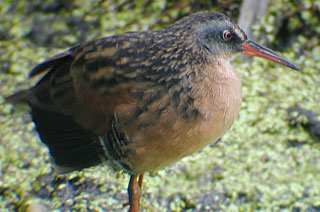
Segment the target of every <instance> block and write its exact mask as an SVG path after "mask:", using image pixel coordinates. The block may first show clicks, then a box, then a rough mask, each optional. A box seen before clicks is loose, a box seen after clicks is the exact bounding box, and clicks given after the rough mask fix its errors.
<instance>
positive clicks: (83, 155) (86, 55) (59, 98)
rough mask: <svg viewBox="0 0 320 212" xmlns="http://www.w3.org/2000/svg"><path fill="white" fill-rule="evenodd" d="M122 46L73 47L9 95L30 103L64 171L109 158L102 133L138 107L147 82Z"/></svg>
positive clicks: (100, 42) (35, 71)
mask: <svg viewBox="0 0 320 212" xmlns="http://www.w3.org/2000/svg"><path fill="white" fill-rule="evenodd" d="M119 45H121V46H119ZM123 45H126V43H125V41H121V42H120V41H119V42H114V41H112V40H108V39H103V40H97V41H92V42H89V43H86V44H83V45H79V46H76V47H74V48H71V49H70V50H69V51H66V52H64V53H62V54H59V55H57V56H55V57H52V58H50V59H48V60H46V61H44V62H43V63H41V64H40V65H38V66H36V67H35V68H34V69H33V70H32V71H31V74H30V76H35V75H38V74H41V73H44V76H43V77H42V79H41V80H40V81H39V82H38V83H37V84H36V85H35V86H34V87H32V88H30V89H28V90H24V91H20V92H17V93H16V94H14V95H12V96H11V97H8V98H7V101H8V102H12V103H15V102H27V103H29V104H30V106H31V108H32V117H33V120H34V122H35V124H36V129H37V131H38V132H39V135H40V137H41V140H42V141H43V142H44V143H45V144H47V145H48V146H49V148H50V153H51V155H52V156H53V158H54V162H55V163H56V164H58V165H59V166H60V167H63V170H62V172H65V171H71V170H74V169H82V168H85V167H89V166H92V165H96V164H98V163H100V162H101V161H102V159H101V158H103V159H106V157H105V152H104V150H103V148H102V147H101V144H100V143H99V142H97V140H99V138H98V137H99V136H102V135H104V133H106V132H107V131H108V130H109V128H110V127H111V125H112V123H111V121H112V120H111V119H112V118H113V115H114V114H115V113H117V114H119V115H120V116H121V115H122V116H130V115H132V112H131V111H133V110H135V106H136V99H137V98H138V95H139V92H142V91H143V87H144V86H145V84H144V83H143V82H139V80H137V73H138V72H139V70H137V69H136V68H134V67H131V68H130V67H129V66H130V63H129V60H132V58H131V57H130V55H129V56H128V55H125V52H121V51H119V49H121V48H123ZM146 83H148V82H146Z"/></svg>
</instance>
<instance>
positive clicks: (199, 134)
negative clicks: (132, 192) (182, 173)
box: [128, 82, 241, 174]
mask: <svg viewBox="0 0 320 212" xmlns="http://www.w3.org/2000/svg"><path fill="white" fill-rule="evenodd" d="M237 83H238V85H237V86H236V87H233V86H234V85H232V87H229V86H228V85H226V86H225V87H223V86H222V88H221V90H220V92H216V93H215V94H214V95H211V94H210V96H209V97H208V96H207V97H204V98H203V99H200V98H199V105H201V106H203V108H202V109H201V108H199V110H200V111H201V110H203V112H204V113H203V114H202V115H201V116H199V117H197V118H196V119H194V120H188V119H186V118H185V117H183V116H181V114H177V112H176V111H174V110H173V111H172V112H170V111H169V112H168V113H166V114H164V115H163V117H160V118H159V119H158V122H157V123H154V124H153V125H150V126H148V127H145V128H143V129H142V130H141V131H140V132H139V133H138V134H136V135H135V136H134V137H133V138H134V139H133V142H132V144H131V146H130V151H129V152H130V154H129V158H128V159H129V161H130V162H129V164H130V167H131V170H132V171H133V173H136V174H139V173H143V172H145V171H154V170H158V169H161V168H163V167H165V166H168V165H170V164H172V163H174V162H176V161H178V160H179V159H181V158H182V157H184V156H187V155H189V154H192V153H194V152H196V151H199V150H201V149H202V148H204V147H205V146H206V145H208V144H211V143H213V142H215V141H216V140H217V139H219V138H220V137H221V136H222V135H223V134H224V133H225V132H226V131H227V130H228V129H229V128H230V127H231V125H232V123H233V122H234V121H235V119H236V118H237V116H238V114H239V111H240V108H241V83H240V84H239V82H237ZM234 88H236V89H237V90H236V91H233V92H230V89H234ZM205 112H206V113H205Z"/></svg>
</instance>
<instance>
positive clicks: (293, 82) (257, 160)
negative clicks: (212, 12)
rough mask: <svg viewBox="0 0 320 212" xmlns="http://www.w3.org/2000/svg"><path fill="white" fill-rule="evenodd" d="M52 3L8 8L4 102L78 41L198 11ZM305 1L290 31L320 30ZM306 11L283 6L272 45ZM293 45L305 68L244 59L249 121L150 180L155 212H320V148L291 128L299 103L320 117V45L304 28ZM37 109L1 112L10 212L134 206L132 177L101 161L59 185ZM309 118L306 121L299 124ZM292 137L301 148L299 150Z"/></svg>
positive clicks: (1, 166)
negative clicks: (283, 26)
mask: <svg viewBox="0 0 320 212" xmlns="http://www.w3.org/2000/svg"><path fill="white" fill-rule="evenodd" d="M41 2H42V1H34V2H33V3H31V2H27V1H18V3H17V4H16V5H13V4H11V3H10V2H9V1H2V2H1V3H0V13H1V14H0V15H1V17H2V21H1V22H0V29H1V30H0V35H1V36H3V37H4V39H3V40H1V41H0V49H1V50H0V72H1V74H0V90H1V92H0V101H3V100H4V97H5V96H8V95H10V94H12V93H13V92H14V91H16V90H17V89H22V88H26V87H28V86H30V85H32V84H33V83H34V82H35V81H36V80H26V79H27V76H28V71H29V70H30V69H31V68H32V67H33V66H34V65H35V64H37V63H39V62H40V61H42V60H44V59H45V58H47V57H49V56H50V55H54V54H56V53H58V52H61V51H63V50H65V48H67V47H69V46H71V45H74V44H76V43H78V42H82V41H85V40H91V39H94V38H97V37H102V36H108V35H112V34H119V33H121V32H123V31H129V30H146V29H148V27H149V26H150V25H154V24H155V26H154V27H155V28H159V27H160V25H161V24H167V22H169V23H170V21H171V20H173V19H175V18H177V17H179V16H180V14H181V13H189V12H190V11H191V10H192V8H190V6H186V7H185V8H177V9H171V10H169V11H168V13H166V15H165V16H163V17H161V18H160V15H161V14H163V11H165V10H166V9H167V8H170V6H172V5H170V4H169V3H168V2H167V1H152V3H151V4H150V5H147V6H146V5H145V1H134V3H130V1H129V3H128V4H127V5H122V7H123V8H122V9H121V8H119V5H121V4H122V3H123V1H115V2H116V3H115V4H112V3H110V2H109V1H84V0H83V1H72V3H70V4H71V5H73V6H71V7H69V6H66V7H63V9H60V10H58V11H55V12H50V11H49V12H44V6H43V5H45V4H46V5H47V6H48V5H52V4H55V1H45V3H41ZM302 6H303V7H304V8H306V9H305V10H304V11H303V12H302V15H301V17H300V16H297V15H293V18H292V19H290V21H289V27H288V29H291V30H294V28H296V27H299V26H300V25H299V21H301V20H302V21H304V23H305V24H308V25H307V26H309V28H310V30H315V32H317V30H318V32H319V29H320V28H319V26H318V23H319V19H317V14H318V13H316V12H315V11H313V10H312V9H310V8H311V1H308V0H304V1H302ZM37 8H38V9H37ZM39 8H40V9H39ZM308 8H309V9H308ZM207 9H209V8H207ZM296 11H297V6H296V5H293V4H292V3H290V2H288V1H286V2H285V1H275V2H274V3H273V4H271V5H270V7H269V10H268V13H267V15H266V17H265V18H264V19H263V20H262V22H261V24H260V25H258V26H256V27H255V29H256V31H255V33H254V34H255V35H259V34H260V33H261V32H264V33H266V38H264V40H267V41H268V42H270V43H272V42H276V41H277V36H276V34H277V32H278V27H277V24H278V22H279V19H278V17H279V16H280V15H281V14H280V13H287V14H290V13H292V14H296ZM55 14H56V15H55ZM71 18H72V19H71ZM160 19H161V21H159V20H160ZM37 26H38V27H37ZM38 30H39V31H38ZM292 36H293V35H292ZM288 39H289V38H288ZM293 39H294V42H293V44H292V45H291V49H287V50H286V52H285V53H283V54H284V55H285V56H286V57H287V58H290V59H291V60H294V61H295V63H296V64H297V65H298V66H299V67H301V72H294V71H292V70H289V69H288V68H285V67H282V66H280V65H277V64H273V63H271V62H268V61H266V60H262V59H259V58H253V59H251V60H250V61H249V62H243V61H242V60H240V59H235V60H234V61H233V62H232V63H233V65H234V67H236V70H237V72H238V74H239V76H240V77H241V79H242V82H243V108H242V111H241V113H240V116H239V119H238V120H237V121H236V123H235V124H234V125H233V127H232V129H231V130H230V131H229V132H228V133H227V134H226V135H225V136H224V137H223V139H222V141H221V142H219V143H218V144H217V145H216V146H215V147H206V148H205V149H204V150H203V151H202V152H200V153H197V154H194V155H192V156H190V157H187V158H184V159H183V160H181V161H180V162H178V163H177V164H175V165H173V166H170V167H168V168H166V169H165V170H161V171H159V172H157V173H153V174H151V175H149V174H147V176H146V177H145V184H144V191H143V198H142V206H143V207H144V208H145V211H168V210H170V211H213V210H217V211H219V210H222V211H294V210H301V211H308V210H309V211H311V209H312V208H319V207H320V181H319V177H320V176H319V175H320V166H319V164H320V163H319V159H320V158H319V157H320V154H319V151H320V148H319V144H318V143H315V142H314V140H313V139H312V138H311V137H310V135H309V133H308V132H306V131H305V130H304V128H303V127H301V126H300V125H298V126H297V127H292V126H290V124H289V120H288V113H287V109H288V108H290V107H292V106H295V105H297V104H299V105H300V106H301V107H302V108H305V109H308V110H311V111H313V112H314V113H317V114H320V110H319V100H320V86H319V85H320V77H319V70H320V63H319V62H317V59H318V57H319V56H318V55H319V53H318V52H319V46H320V39H319V37H318V36H316V34H312V33H309V34H305V33H303V32H302V33H301V34H298V35H297V36H296V39H295V36H293ZM25 110H26V107H15V108H13V107H12V106H11V105H7V104H1V105H0V123H1V124H0V132H1V133H0V144H1V146H0V192H1V195H0V210H1V211H14V210H18V211H19V210H20V211H22V210H23V209H24V208H25V207H26V205H28V204H29V203H30V202H37V201H42V202H43V203H44V204H46V205H48V207H49V208H50V209H52V210H53V211H60V210H68V209H70V210H74V211H84V210H86V209H90V210H94V211H123V209H122V203H123V202H125V201H127V193H126V192H127V191H126V189H127V182H128V176H127V175H125V174H123V173H116V174H114V173H112V171H111V170H110V169H108V168H107V167H103V166H98V167H94V168H90V169H87V170H85V171H83V172H74V173H72V174H70V175H68V176H65V178H62V179H59V178H58V179H56V178H54V177H53V176H52V172H51V168H50V165H49V162H48V153H47V151H48V150H47V149H46V147H45V146H44V145H42V144H41V142H40V141H39V139H38V136H37V134H36V133H35V131H34V126H33V124H32V122H31V120H30V117H29V116H28V115H26V113H25ZM305 121H306V120H305V117H300V116H299V117H298V122H299V123H305ZM291 141H295V142H298V143H299V144H300V145H297V146H290V145H289V143H290V142H291ZM2 194H3V195H2Z"/></svg>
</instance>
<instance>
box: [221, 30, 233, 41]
mask: <svg viewBox="0 0 320 212" xmlns="http://www.w3.org/2000/svg"><path fill="white" fill-rule="evenodd" d="M231 38H232V32H231V31H230V30H224V31H223V39H224V40H230V39H231Z"/></svg>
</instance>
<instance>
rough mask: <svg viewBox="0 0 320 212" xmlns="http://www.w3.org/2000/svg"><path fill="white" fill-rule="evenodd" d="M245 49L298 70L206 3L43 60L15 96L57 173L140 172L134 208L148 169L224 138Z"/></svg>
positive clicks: (234, 109) (134, 182)
mask: <svg viewBox="0 0 320 212" xmlns="http://www.w3.org/2000/svg"><path fill="white" fill-rule="evenodd" d="M237 54H245V55H251V56H258V57H263V58H266V59H268V60H271V61H274V62H276V63H280V64H282V65H285V66H287V67H289V68H292V69H294V70H298V68H297V67H296V66H295V65H294V64H292V63H291V62H290V61H288V60H287V59H285V58H284V57H282V56H280V55H278V54H277V53H275V52H273V51H272V50H270V49H267V48H265V47H262V46H260V45H259V44H257V43H255V42H253V41H251V40H249V39H248V38H247V35H246V34H245V33H244V32H243V31H242V30H241V28H240V27H239V26H238V25H237V24H236V23H235V22H234V21H232V20H231V19H230V18H228V17H226V16H225V15H223V14H220V13H215V12H208V11H207V12H199V13H195V14H193V15H190V16H187V17H185V18H183V19H181V20H179V21H177V22H175V23H174V24H172V25H170V26H168V27H167V28H165V29H161V30H156V31H144V32H127V33H124V34H121V35H117V36H112V37H106V38H102V39H98V40H94V41H90V42H87V43H82V44H79V45H77V46H74V47H72V48H70V49H69V50H67V51H66V52H63V53H61V54H58V55H56V56H54V57H52V58H49V59H48V60H46V61H44V62H43V63H41V64H39V65H38V66H36V67H35V68H34V69H33V70H32V71H31V73H30V77H33V76H36V75H39V74H43V77H42V78H41V80H39V82H38V83H37V84H36V85H35V86H33V87H31V88H29V89H27V90H23V91H19V92H17V93H15V94H13V95H12V96H10V97H8V98H7V102H11V103H28V104H29V105H30V106H31V114H32V117H33V121H34V123H35V125H36V130H37V131H38V133H39V136H40V138H41V140H42V142H43V143H45V144H46V145H47V146H48V147H49V149H50V154H51V156H52V163H53V164H54V166H55V169H56V171H57V172H58V173H67V172H71V171H74V170H80V169H83V168H87V167H90V166H94V165H97V164H100V163H106V164H109V165H111V166H112V167H114V168H115V169H117V170H124V171H126V172H128V173H129V174H131V178H130V183H129V186H128V194H129V203H128V204H129V205H130V209H129V211H130V212H137V211H139V202H140V193H141V186H142V180H143V173H144V172H147V171H154V170H158V169H161V168H163V167H165V166H167V165H170V164H172V163H173V162H175V161H177V160H179V159H181V158H182V157H184V156H186V155H189V154H192V153H193V152H196V151H198V150H201V149H202V148H203V147H204V146H206V145H208V144H211V143H213V142H215V141H216V140H217V139H219V138H220V137H221V136H222V135H223V134H224V133H225V132H226V131H227V130H228V129H229V128H230V126H231V125H232V123H233V122H234V120H235V119H236V118H237V116H238V113H239V111H240V107H241V99H242V97H241V82H240V80H239V79H238V77H237V75H236V73H235V72H234V70H233V68H232V66H231V65H230V64H229V60H230V59H231V58H232V57H234V56H235V55H237ZM138 176H139V180H138Z"/></svg>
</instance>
